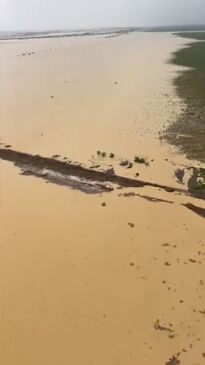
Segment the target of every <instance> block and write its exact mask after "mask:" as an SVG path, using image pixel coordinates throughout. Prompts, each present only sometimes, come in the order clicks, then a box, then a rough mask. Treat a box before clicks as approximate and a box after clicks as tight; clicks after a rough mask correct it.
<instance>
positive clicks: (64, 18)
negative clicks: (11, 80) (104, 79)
mask: <svg viewBox="0 0 205 365" xmlns="http://www.w3.org/2000/svg"><path fill="white" fill-rule="evenodd" d="M0 4H1V9H0V14H1V23H0V27H1V30H38V29H72V28H92V27H103V26H104V27H109V26H143V25H148V26H149V25H166V24H168V25H170V24H188V23H189V24H203V23H205V0H0Z"/></svg>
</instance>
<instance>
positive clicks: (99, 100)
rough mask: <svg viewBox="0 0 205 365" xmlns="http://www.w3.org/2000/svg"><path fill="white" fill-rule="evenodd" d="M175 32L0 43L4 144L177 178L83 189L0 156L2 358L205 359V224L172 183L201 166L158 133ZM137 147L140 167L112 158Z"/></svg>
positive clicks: (127, 172) (170, 94)
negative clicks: (99, 190)
mask: <svg viewBox="0 0 205 365" xmlns="http://www.w3.org/2000/svg"><path fill="white" fill-rule="evenodd" d="M184 43H186V41H185V40H182V39H180V38H176V37H173V36H172V35H170V34H160V33H159V34H155V33H151V34H149V33H147V34H144V33H139V34H138V33H135V34H134V33H133V34H129V35H125V36H122V37H117V38H111V39H105V38H97V37H92V39H91V38H89V39H88V38H87V37H84V38H82V39H79V38H78V39H75V40H73V39H59V40H53V39H52V40H51V39H49V40H39V41H38V40H30V41H26V42H24V41H22V42H18V43H8V44H6V43H2V44H0V53H1V55H2V56H3V67H2V68H1V70H0V76H1V80H2V84H1V87H0V97H1V100H3V103H2V109H1V142H2V143H5V144H9V145H11V149H13V150H16V151H22V152H24V153H26V154H29V155H30V154H32V155H36V154H38V155H41V156H46V157H51V156H53V155H55V154H59V155H60V157H59V160H60V161H63V158H64V157H67V159H68V160H70V161H71V162H72V163H75V162H81V163H82V164H83V166H84V167H85V168H86V169H89V168H90V167H91V166H94V165H96V164H99V165H100V169H101V168H102V169H104V170H106V169H109V168H111V165H112V167H113V168H114V171H115V173H116V174H118V175H120V176H123V177H124V178H126V177H127V178H132V179H136V173H138V174H139V177H137V179H139V180H142V181H149V182H152V183H153V182H154V183H156V184H164V185H169V186H173V187H174V188H175V189H176V191H173V192H172V193H169V192H167V191H164V190H162V189H153V188H152V187H150V186H142V187H138V188H137V189H135V188H134V187H130V188H122V189H120V190H118V189H116V190H114V191H112V192H111V193H108V194H106V193H103V194H97V195H87V194H83V193H82V192H81V191H78V190H72V189H70V188H68V187H66V186H58V185H56V184H52V183H49V184H46V183H45V182H44V181H43V180H42V179H38V178H35V177H33V176H25V175H20V174H19V170H18V168H17V167H15V166H13V164H11V163H10V162H7V161H3V160H1V222H0V228H1V264H2V277H1V283H0V284H1V288H2V289H1V291H2V293H3V301H2V308H1V309H2V310H1V313H2V315H1V328H2V329H3V330H2V333H1V336H2V337H3V338H2V344H3V348H2V350H1V357H2V359H3V362H2V363H3V364H4V365H13V364H14V363H15V365H20V364H21V365H28V363H29V364H30V365H34V364H35V365H36V364H38V365H45V364H49V365H56V364H62V365H64V364H65V365H66V364H68V363H72V364H73V365H81V364H82V363H83V364H84V365H91V364H93V365H94V364H97V365H105V364H106V365H111V364H126V365H136V363H137V364H140V365H155V364H159V365H160V364H162V365H165V364H172V363H173V364H174V362H172V363H171V362H169V359H171V358H172V360H173V361H174V359H178V361H180V362H178V363H180V364H182V365H183V364H186V365H193V364H195V363H196V364H200V365H201V364H203V361H204V358H203V353H204V346H205V340H204V309H205V308H204V299H205V294H204V290H203V289H204V285H205V284H204V273H205V272H204V260H205V256H204V255H205V246H204V245H205V241H204V237H205V225H204V219H203V218H202V217H201V216H200V215H198V214H195V213H194V212H193V211H191V210H189V209H187V207H186V206H184V205H185V204H193V205H196V201H197V205H198V207H199V208H201V209H204V208H205V203H204V201H203V200H199V199H196V198H194V197H192V196H188V197H187V196H184V195H183V194H182V195H180V194H179V192H178V191H177V189H187V182H188V178H189V177H190V175H188V173H189V171H190V170H189V168H190V166H193V167H199V166H198V163H197V162H194V161H188V160H186V158H185V157H184V155H179V154H178V153H177V151H176V150H173V148H172V147H171V146H169V145H168V144H165V143H163V142H162V141H160V138H159V137H160V134H159V133H160V132H161V131H162V130H163V129H164V128H165V127H166V125H167V123H168V122H170V121H171V120H172V119H174V118H176V116H178V115H180V113H181V111H182V110H183V108H184V106H183V104H182V102H181V100H180V99H178V97H177V96H176V93H175V90H174V87H173V86H172V80H173V78H174V76H175V75H176V72H177V71H178V69H179V68H177V67H175V66H172V65H170V64H168V63H167V60H168V59H169V57H170V54H171V52H173V51H176V49H178V48H179V47H180V46H181V45H182V44H184ZM32 52H34V54H32ZM23 53H24V54H26V55H24V56H22V54H23ZM29 54H30V55H29ZM8 60H9V62H8ZM98 150H100V151H105V152H106V156H105V157H104V158H102V157H99V156H97V154H96V152H97V151H98ZM109 153H114V155H115V157H114V158H113V159H112V160H111V159H110V158H109V157H108V156H109ZM134 156H143V157H145V158H146V159H147V160H148V161H149V166H146V165H145V164H133V167H132V168H130V169H127V168H126V167H125V166H121V165H120V161H121V160H124V159H129V160H130V161H133V158H134ZM14 162H15V161H14ZM201 167H203V166H201ZM177 169H184V170H185V176H184V179H183V181H180V179H177V177H176V174H175V172H176V170H177ZM170 194H171V195H170ZM170 202H171V203H170ZM104 203H105V204H104ZM175 363H176V364H177V362H175Z"/></svg>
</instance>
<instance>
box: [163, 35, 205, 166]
mask: <svg viewBox="0 0 205 365" xmlns="http://www.w3.org/2000/svg"><path fill="white" fill-rule="evenodd" d="M175 35H176V36H180V37H184V38H190V39H194V40H195V41H194V42H191V43H189V44H188V45H186V47H185V48H182V49H180V50H178V51H177V52H175V53H174V54H173V57H172V59H171V62H172V63H173V64H175V65H179V66H184V67H186V69H184V70H182V71H180V72H179V74H178V76H177V78H176V79H175V81H174V84H175V86H176V91H177V94H178V96H179V97H180V98H181V99H182V100H183V101H184V103H185V105H186V108H185V110H184V112H183V114H182V115H180V116H179V118H178V119H177V120H176V121H175V123H173V124H172V125H170V126H169V127H168V129H167V130H166V133H165V139H166V140H167V141H168V142H170V143H171V144H173V145H175V146H177V147H178V148H179V149H180V150H181V151H182V152H183V153H185V154H186V155H187V157H188V158H190V159H196V160H199V161H203V162H205V32H187V33H177V34H175ZM199 40H200V42H199Z"/></svg>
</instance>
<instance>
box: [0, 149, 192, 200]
mask: <svg viewBox="0 0 205 365" xmlns="http://www.w3.org/2000/svg"><path fill="white" fill-rule="evenodd" d="M0 159H2V160H7V161H11V162H13V163H14V164H15V165H16V166H18V167H19V168H20V169H21V171H22V173H23V174H24V175H33V176H36V177H40V178H43V179H45V180H47V181H50V182H53V183H55V184H59V185H67V186H71V187H72V188H76V189H79V190H82V191H84V192H87V193H88V192H89V193H99V192H103V191H105V192H108V191H112V190H113V189H114V188H113V186H112V185H110V184H115V185H117V186H118V187H136V188H139V187H144V186H150V187H153V188H159V189H163V190H165V191H167V192H170V193H171V192H174V191H177V192H180V193H183V194H187V195H189V193H188V191H187V190H185V189H178V188H173V187H171V186H166V185H162V184H157V183H152V182H149V181H143V180H137V179H133V178H128V177H124V176H119V175H115V174H110V173H109V172H105V171H96V170H93V169H89V168H85V167H82V166H79V165H74V164H72V163H67V162H63V161H59V160H56V159H55V158H48V157H41V156H39V155H31V154H28V153H23V152H18V151H14V150H12V149H5V148H1V149H0Z"/></svg>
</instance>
